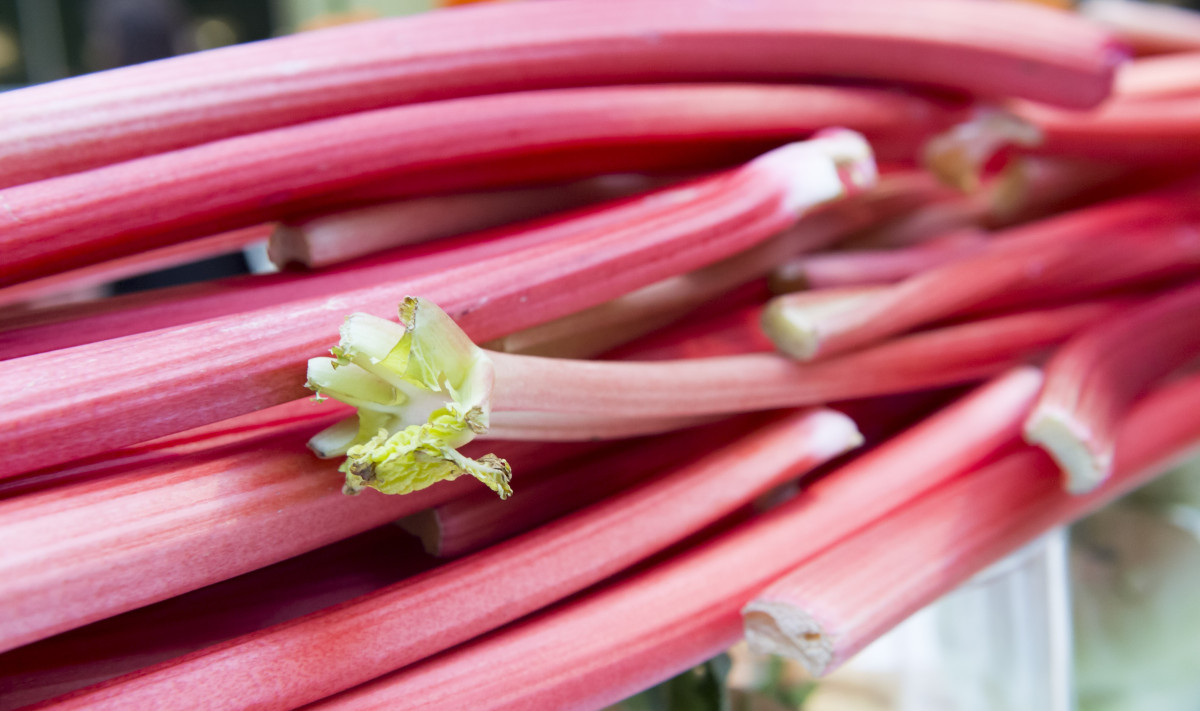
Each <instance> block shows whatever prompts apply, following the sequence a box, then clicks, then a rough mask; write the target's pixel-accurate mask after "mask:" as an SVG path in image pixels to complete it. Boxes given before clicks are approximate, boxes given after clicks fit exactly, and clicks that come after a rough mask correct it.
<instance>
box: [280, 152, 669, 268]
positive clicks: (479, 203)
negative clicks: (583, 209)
mask: <svg viewBox="0 0 1200 711" xmlns="http://www.w3.org/2000/svg"><path fill="white" fill-rule="evenodd" d="M654 186H655V182H652V181H651V180H649V179H648V178H644V177H642V176H637V175H607V176H601V177H599V178H594V179H591V180H585V181H581V182H578V183H572V184H569V185H561V186H548V187H541V188H523V189H516V190H497V191H492V192H482V193H463V194H459V195H438V196H433V197H426V198H416V199H413V200H405V201H401V202H395V203H389V204H385V205H375V206H371V207H363V208H359V209H357V210H350V211H347V212H339V213H334V214H332V215H324V216H321V217H316V218H312V219H309V220H303V221H299V222H287V223H284V224H282V225H279V226H278V227H277V228H276V229H275V231H274V232H273V233H272V234H271V239H270V242H269V243H268V245H267V253H268V254H269V256H270V257H271V261H272V262H274V263H275V265H276V266H278V267H283V266H285V265H288V264H301V265H303V266H306V267H308V268H310V269H314V268H318V267H327V266H329V265H331V264H339V263H341V262H347V261H350V260H351V259H356V258H358V257H362V256H365V255H368V254H373V253H375V252H381V251H383V250H385V249H392V248H394V247H400V246H404V245H408V244H418V243H421V242H428V241H429V240H433V239H440V238H443V237H452V236H454V235H461V234H466V233H468V232H474V231H477V230H485V229H488V228H490V227H496V226H499V225H504V224H508V223H512V222H519V221H522V220H528V219H532V218H534V217H539V216H541V215H546V214H549V213H551V212H557V211H560V210H568V209H571V208H576V207H579V206H581V205H585V204H588V203H595V202H601V201H604V200H612V199H616V198H619V197H624V196H626V195H632V194H633V193H638V192H645V191H646V190H649V189H650V188H652V187H654Z"/></svg>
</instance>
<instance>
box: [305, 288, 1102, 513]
mask: <svg viewBox="0 0 1200 711" xmlns="http://www.w3.org/2000/svg"><path fill="white" fill-rule="evenodd" d="M1112 308H1113V305H1112V304H1104V303H1098V304H1085V305H1082V306H1076V307H1068V308H1066V309H1059V310H1052V311H1048V312H1041V313H1038V312H1029V313H1023V314H1018V315H1016V316H1007V317H1000V318H994V319H990V320H988V321H983V322H974V323H969V324H966V325H960V326H952V327H949V328H944V329H941V330H935V331H930V332H924V333H919V334H916V335H913V336H909V337H907V338H902V339H897V340H894V341H890V342H887V343H884V344H883V345H881V346H878V347H876V348H873V349H869V350H866V351H861V352H858V353H854V354H851V355H848V356H846V357H843V358H838V359H833V360H829V361H825V362H823V363H817V364H808V365H806V364H800V363H796V362H795V361H794V360H792V359H790V358H787V357H785V356H780V355H777V354H751V355H741V356H727V357H716V358H699V359H692V360H683V361H660V362H650V363H635V362H596V361H574V360H567V359H558V358H543V357H538V356H523V355H512V354H502V353H489V352H487V351H484V350H482V349H480V348H477V347H475V346H474V344H472V343H471V342H470V340H469V339H468V338H467V337H466V336H465V334H463V333H462V331H461V330H460V329H459V328H458V327H457V326H456V325H455V324H454V323H453V322H452V321H451V320H450V319H449V318H448V317H447V316H446V315H445V313H444V312H442V311H441V310H439V309H438V308H437V307H436V306H434V305H433V304H431V303H429V302H426V301H424V300H421V299H415V298H409V299H406V300H405V302H404V304H403V305H402V306H401V310H400V316H401V322H402V325H398V324H395V323H392V322H391V321H387V320H385V319H381V318H378V317H374V316H369V315H366V314H353V315H351V316H350V317H349V318H348V319H347V320H346V324H345V325H344V326H343V327H342V339H341V341H340V342H339V343H338V345H337V347H335V348H334V349H333V351H332V352H333V354H334V356H335V357H334V358H313V359H312V360H310V361H309V365H308V382H309V387H311V388H312V389H314V390H316V391H317V392H318V393H319V394H320V395H322V396H328V397H332V398H335V399H338V400H340V401H342V402H345V403H346V404H349V405H353V406H355V407H356V408H357V413H356V414H355V416H354V417H351V418H348V419H347V420H345V421H343V422H341V423H338V424H336V425H334V426H332V427H330V428H329V429H327V430H325V431H323V432H321V433H320V434H318V435H317V436H316V437H314V438H313V440H312V442H310V445H309V446H310V447H311V448H312V449H313V450H314V451H315V452H317V453H318V454H319V455H320V456H323V457H339V456H341V455H345V456H346V460H345V462H343V464H342V466H341V469H340V471H342V472H343V473H345V475H346V490H347V492H350V493H353V492H357V491H359V490H360V489H362V488H364V487H370V488H374V489H378V490H379V491H382V492H384V493H389V494H403V493H407V492H410V491H416V490H419V489H423V488H425V487H427V486H430V485H431V484H433V483H435V482H437V481H441V480H443V479H454V478H457V477H459V476H462V475H464V474H468V475H470V476H473V477H475V478H477V479H479V480H480V481H481V482H483V483H484V484H486V485H487V486H488V487H489V488H491V489H492V490H494V491H495V492H496V493H498V494H499V495H500V497H501V498H504V497H506V496H508V495H509V494H511V489H510V487H509V485H508V476H509V473H510V471H509V468H508V465H507V464H506V463H505V462H504V460H503V459H502V458H500V457H499V456H497V455H495V454H489V455H487V456H486V457H483V458H481V459H479V460H472V459H470V458H466V457H464V456H463V455H462V454H460V453H459V452H458V451H457V449H458V447H459V446H461V445H462V444H465V443H467V442H470V441H472V440H473V439H475V438H476V437H479V436H481V435H485V434H487V433H488V432H489V429H490V426H491V418H492V417H494V416H496V417H498V416H500V415H501V414H502V413H505V412H508V413H516V414H518V415H520V417H521V423H522V424H523V425H525V426H528V427H530V428H531V430H532V431H531V433H530V434H529V436H531V437H536V438H541V437H542V436H543V435H542V433H541V432H540V429H541V427H540V426H539V420H540V421H541V422H545V423H546V425H544V426H545V427H555V426H559V422H560V421H561V420H563V419H564V418H580V417H582V418H584V419H585V421H586V420H587V419H588V418H597V419H599V418H603V419H605V420H611V421H614V422H617V423H621V424H622V425H623V426H628V424H627V422H626V421H627V420H632V421H634V422H636V421H644V422H650V423H653V424H654V425H655V426H656V427H657V425H658V422H657V420H658V418H665V419H667V420H668V421H669V420H670V418H681V419H684V421H685V422H686V421H687V420H686V418H696V417H700V416H705V415H721V414H731V413H738V412H752V411H756V410H767V409H772V408H778V407H797V406H800V405H809V404H817V403H823V402H830V401H834V400H844V399H851V398H856V397H868V396H877V395H885V394H893V393H899V392H912V391H914V390H920V389H922V388H927V387H934V386H940V385H953V384H959V383H964V382H970V381H972V380H975V379H977V378H981V377H984V376H987V375H991V374H992V373H995V372H996V371H997V370H1001V369H1003V368H1005V367H1008V366H1010V365H1012V364H1013V363H1014V362H1018V361H1020V360H1021V359H1023V358H1024V357H1028V356H1029V355H1030V354H1031V352H1036V351H1037V350H1040V349H1042V348H1045V347H1046V345H1048V343H1047V341H1050V342H1055V341H1057V340H1059V339H1062V338H1063V337H1064V336H1066V335H1068V334H1070V333H1071V332H1073V330H1074V329H1077V328H1079V327H1080V326H1081V325H1082V324H1086V323H1094V322H1095V320H1096V319H1098V318H1102V317H1103V316H1104V315H1106V314H1108V313H1111V309H1112ZM1072 327H1074V328H1072ZM1064 328H1065V329H1069V330H1066V331H1065V332H1064ZM580 434H581V435H582V436H584V437H589V438H594V437H595V436H596V435H595V434H593V433H590V432H588V431H586V430H583V431H582V432H581V433H580ZM506 436H511V437H516V438H523V433H521V432H520V431H515V430H511V429H510V430H508V431H506Z"/></svg>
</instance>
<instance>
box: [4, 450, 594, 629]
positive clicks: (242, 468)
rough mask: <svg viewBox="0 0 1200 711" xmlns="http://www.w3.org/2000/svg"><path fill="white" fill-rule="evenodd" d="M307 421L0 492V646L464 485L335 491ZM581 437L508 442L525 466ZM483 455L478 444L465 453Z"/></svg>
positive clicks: (269, 557) (330, 537)
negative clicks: (66, 480) (82, 477)
mask: <svg viewBox="0 0 1200 711" xmlns="http://www.w3.org/2000/svg"><path fill="white" fill-rule="evenodd" d="M311 432H312V427H311V426H300V427H296V428H293V431H289V432H285V433H284V434H280V435H275V436H269V437H247V438H245V439H243V440H242V441H241V442H238V443H235V444H233V445H230V444H224V445H222V443H221V442H217V443H216V444H215V446H214V447H213V448H212V449H211V450H204V449H201V450H199V451H196V452H193V453H187V454H178V455H177V456H174V457H171V458H168V459H160V460H157V461H151V462H148V463H145V464H142V465H141V466H135V467H126V468H125V469H124V471H121V472H120V473H118V474H116V475H115V476H107V477H103V478H99V479H95V480H90V481H84V482H80V483H78V484H66V485H60V486H57V487H54V488H51V489H48V490H46V491H41V492H35V493H29V494H25V495H22V496H17V497H14V498H11V499H7V500H4V501H0V550H3V551H4V553H3V555H0V606H2V607H3V608H4V609H5V610H6V611H8V612H9V613H10V614H6V615H5V616H4V617H3V619H0V650H5V649H12V648H14V647H17V646H20V645H22V644H27V643H29V642H32V641H35V640H38V639H43V638H45V637H48V636H50V635H53V634H56V633H58V632H62V631H64V630H68V629H73V628H75V627H79V626H81V625H84V624H87V623H89V622H92V621H94V620H98V619H102V618H105V617H110V616H112V615H115V614H118V613H121V612H124V611H126V610H130V609H133V608H135V607H140V606H142V605H147V604H149V603H152V602H157V601H159V600H163V599H166V598H169V597H172V596H174V595H179V594H181V593H184V592H187V591H189V590H195V589H196V588H199V587H202V586H204V585H209V584H211V583H215V582H218V581H221V580H225V579H228V578H231V577H234V576H236V575H241V574H242V573H247V572H250V571H252V570H255V569H257V568H260V567H262V566H264V565H270V564H271V563H275V562H278V561H280V560H283V559H285V558H289V557H291V556H294V555H297V554H299V553H304V552H306V551H309V550H312V549H314V548H318V547H320V546H323V545H326V544H329V543H332V542H334V541H337V540H340V539H342V538H346V537H348V536H351V535H354V534H357V533H361V532H363V531H365V530H367V529H370V528H373V527H375V526H379V525H382V524H385V523H387V522H389V521H392V520H395V519H396V518H399V517H401V516H405V515H408V514H411V513H415V512H416V511H420V510H421V509H423V508H427V507H429V506H433V505H437V504H440V503H444V502H445V501H448V500H450V499H451V498H454V497H455V496H459V495H462V494H464V493H466V492H467V491H470V487H468V486H466V482H458V483H447V484H443V485H441V486H438V487H434V488H431V489H428V490H426V491H424V492H422V493H421V494H419V495H416V496H407V497H386V496H379V495H376V494H374V493H370V494H368V495H366V496H360V497H357V498H354V499H348V498H347V497H345V496H343V495H342V494H341V483H340V477H339V476H338V474H337V471H336V467H334V466H332V465H330V464H328V463H326V462H321V461H318V460H316V459H314V458H313V456H312V454H311V453H310V452H308V451H307V450H305V449H304V440H305V438H306V437H307V436H308V435H310V434H311ZM579 451H580V449H579V445H574V446H567V445H553V446H545V445H532V444H529V445H526V444H524V443H518V444H514V445H513V446H511V447H506V448H505V455H506V456H508V457H509V458H510V459H515V460H521V461H514V462H513V464H514V465H515V466H517V468H518V470H520V469H534V468H536V467H538V466H542V465H545V464H549V463H552V462H554V461H556V459H562V458H565V457H567V456H569V455H571V454H573V453H577V452H579ZM476 454H477V455H478V454H482V451H478V452H476Z"/></svg>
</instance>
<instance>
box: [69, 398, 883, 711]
mask: <svg viewBox="0 0 1200 711" xmlns="http://www.w3.org/2000/svg"><path fill="white" fill-rule="evenodd" d="M860 441H861V440H860V438H859V435H858V432H857V430H855V428H854V425H853V423H852V422H851V421H850V420H849V419H848V418H846V417H845V416H844V415H840V414H838V413H835V412H832V411H829V410H817V411H808V412H800V413H794V414H792V415H790V416H788V417H786V418H784V419H783V420H782V421H781V422H779V423H777V424H775V425H774V426H772V427H769V428H767V429H764V430H762V431H760V432H758V433H757V434H754V435H752V436H750V437H748V438H745V439H743V440H741V441H739V442H737V443H735V444H733V445H731V446H729V447H726V448H724V449H722V450H720V451H719V452H717V453H715V454H713V455H711V456H709V457H705V458H704V459H702V460H700V461H699V462H697V463H695V464H693V465H691V466H687V467H683V468H680V469H678V470H676V472H675V473H674V474H673V475H672V476H669V477H665V478H663V479H659V480H656V481H653V482H648V483H646V484H644V485H642V486H639V487H636V488H634V489H632V490H630V491H628V492H626V493H624V494H620V495H618V496H615V497H613V498H611V499H608V500H606V501H604V502H602V503H600V504H597V505H595V506H593V507H591V508H589V509H586V510H584V511H581V512H579V513H577V514H575V515H573V516H569V517H567V518H563V519H560V520H558V521H556V522H553V523H550V524H547V525H545V526H542V527H540V528H538V529H537V530H535V531H533V532H530V533H528V534H526V535H524V536H521V537H519V538H516V539H513V540H511V541H508V542H506V543H503V544H500V545H498V546H494V547H492V548H489V549H488V550H486V551H483V552H481V553H478V554H476V555H474V556H471V557H468V558H464V559H462V560H461V561H458V562H456V563H452V564H449V565H447V566H443V567H441V568H438V569H436V570H434V571H431V572H429V573H427V574H425V575H422V576H418V577H417V578H414V579H411V580H409V581H406V582H404V583H401V584H399V585H396V586H392V587H389V588H385V589H383V590H381V591H379V592H377V593H374V594H372V595H368V596H365V597H363V598H359V599H357V600H354V601H351V602H349V603H347V604H343V605H340V606H337V607H334V608H330V609H328V610H325V611H322V612H320V613H317V614H314V615H310V616H308V617H304V618H301V619H299V620H296V621H294V622H292V623H288V624H285V625H281V626H278V627H274V628H271V629H268V630H265V631H263V632H260V633H256V634H252V635H247V636H245V637H243V638H240V639H236V640H232V641H231V642H229V643H227V644H223V645H219V646H217V647H214V648H212V649H209V650H206V651H204V652H201V653H197V654H193V655H189V656H187V657H183V658H181V659H179V660H176V661H174V662H171V663H168V664H164V665H160V666H158V667H155V668H153V669H152V670H144V671H143V672H139V673H137V674H135V675H131V676H128V677H124V678H121V679H118V680H115V681H114V682H113V683H111V684H108V685H104V686H101V687H98V688H95V689H93V690H90V691H85V692H82V693H80V694H79V695H75V696H72V697H69V698H68V699H65V700H63V701H62V702H61V703H59V704H57V706H58V707H59V708H71V707H76V708H83V707H87V708H106V707H107V708H118V707H119V708H137V707H144V706H151V705H157V706H159V707H160V708H161V707H162V704H164V703H165V704H168V707H171V706H172V705H173V706H174V707H177V708H191V707H194V705H195V704H196V703H198V702H202V700H203V699H205V698H208V696H209V694H210V692H211V689H212V688H213V687H212V684H213V683H218V680H219V684H220V687H221V694H222V699H223V701H224V702H225V705H226V706H227V707H229V708H261V709H267V708H276V709H287V708H295V707H297V706H301V705H303V704H305V703H309V702H312V701H316V700H318V699H321V698H323V697H325V696H328V695H329V694H332V693H336V692H339V691H342V690H345V689H348V688H350V687H352V686H355V685H357V684H360V683H362V682H366V681H369V680H371V679H374V678H376V677H378V676H380V675H382V674H385V673H387V672H390V671H392V670H393V669H396V668H399V667H401V666H404V665H406V664H410V663H412V662H415V661H418V660H420V659H423V658H425V657H427V656H430V655H432V654H434V653H436V652H439V651H441V650H443V649H446V648H448V647H450V646H453V645H454V644H457V643H459V642H462V641H465V640H467V639H470V638H472V637H475V636H477V635H480V634H483V633H485V632H487V631H489V630H492V629H495V628H496V627H498V626H500V625H502V624H504V623H506V622H509V621H511V620H514V619H517V618H519V617H521V616H523V615H525V614H528V613H529V612H533V611H535V610H538V609H540V608H541V607H544V606H546V605H549V604H551V603H553V602H556V601H557V600H559V599H562V598H563V597H566V596H568V595H570V594H573V593H575V592H577V591H579V590H581V589H583V588H585V587H587V586H589V585H591V584H593V583H596V582H598V581H600V580H603V579H604V578H606V577H608V576H610V575H612V574H614V573H617V572H619V571H620V570H622V569H624V568H626V567H628V566H630V565H632V564H634V563H636V562H638V561H639V560H641V559H643V558H645V557H648V556H649V555H652V554H653V553H655V552H657V551H659V550H662V549H663V548H666V547H667V546H669V545H671V544H673V543H675V542H678V541H680V540H682V539H684V538H686V537H687V536H689V535H692V534H693V533H695V532H697V531H699V530H700V529H702V528H703V527H704V526H706V525H708V524H711V523H713V522H715V521H717V520H719V519H720V518H722V517H723V516H724V515H726V514H729V513H732V512H733V511H735V510H737V509H738V508H739V507H741V506H742V505H745V504H746V503H749V502H750V501H752V500H753V498H754V497H755V496H756V495H757V494H760V493H763V492H764V491H766V490H768V489H769V488H771V487H772V486H774V485H777V484H780V483H783V482H785V481H787V480H788V479H790V478H793V477H795V476H797V475H799V474H801V473H803V472H805V471H807V470H809V469H811V468H812V467H813V466H816V465H817V464H820V463H822V462H824V461H826V460H828V459H830V458H831V457H834V456H836V455H838V454H840V453H842V452H844V451H846V450H847V449H849V448H852V447H854V446H856V445H857V444H858V443H859V442H860ZM316 638H320V639H321V640H322V641H321V643H320V644H319V645H314V644H313V640H314V639H316ZM298 660H300V661H302V663H304V664H306V665H311V666H309V667H308V670H307V671H305V672H304V673H296V667H295V664H296V663H297V661H298ZM168 690H169V692H168Z"/></svg>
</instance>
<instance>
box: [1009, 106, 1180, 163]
mask: <svg viewBox="0 0 1200 711" xmlns="http://www.w3.org/2000/svg"><path fill="white" fill-rule="evenodd" d="M1016 112H1017V115H1019V116H1020V117H1021V118H1022V119H1024V120H1025V121H1027V122H1029V123H1030V124H1032V125H1033V126H1034V127H1036V129H1037V131H1038V132H1039V133H1040V135H1041V141H1040V142H1038V143H1037V144H1036V145H1035V146H1032V147H1030V148H1028V149H1027V150H1028V151H1029V152H1033V153H1039V154H1042V155H1053V156H1068V157H1078V158H1087V159H1091V160H1096V161H1112V162H1118V163H1124V164H1127V165H1134V166H1136V165H1143V164H1160V165H1161V164H1169V163H1172V162H1175V161H1187V160H1195V159H1196V158H1197V157H1200V95H1186V96H1179V97H1171V98H1162V99H1156V100H1154V101H1143V100H1135V99H1122V98H1117V99H1114V100H1112V101H1110V102H1108V103H1106V104H1104V105H1103V106H1101V107H1100V108H1097V109H1095V110H1094V111H1089V112H1086V113H1079V112H1071V111H1057V110H1054V109H1050V108H1048V107H1045V106H1038V105H1035V104H1022V105H1020V106H1018V107H1017V109H1016Z"/></svg>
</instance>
